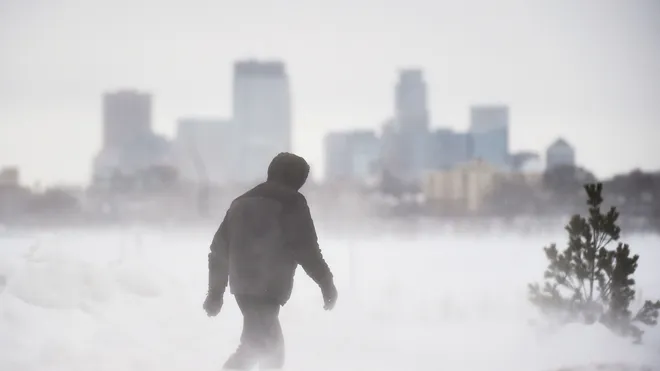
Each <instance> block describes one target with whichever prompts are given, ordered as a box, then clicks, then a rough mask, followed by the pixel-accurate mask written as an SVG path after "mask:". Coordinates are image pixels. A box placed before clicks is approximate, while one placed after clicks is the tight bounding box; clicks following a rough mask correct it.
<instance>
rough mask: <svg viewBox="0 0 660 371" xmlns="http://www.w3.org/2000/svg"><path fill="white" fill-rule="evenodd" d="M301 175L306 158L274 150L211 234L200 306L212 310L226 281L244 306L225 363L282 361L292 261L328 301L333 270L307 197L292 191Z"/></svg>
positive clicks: (333, 292)
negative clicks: (262, 176) (264, 170)
mask: <svg viewBox="0 0 660 371" xmlns="http://www.w3.org/2000/svg"><path fill="white" fill-rule="evenodd" d="M308 175H309V164H308V163H307V162H306V161H305V160H304V159H303V158H302V157H299V156H297V155H294V154H291V153H280V154H278V155H277V156H275V158H273V160H272V161H271V163H270V165H269V167H268V177H267V180H266V181H265V182H263V183H261V184H259V185H257V186H256V187H254V188H252V189H250V190H249V191H247V192H245V193H244V194H243V195H241V196H239V197H237V198H236V199H234V201H233V202H232V203H231V205H230V207H229V209H228V210H227V213H226V215H225V217H224V219H223V221H222V223H221V224H220V227H219V228H218V230H217V232H216V233H215V236H214V237H213V241H212V242H211V246H210V250H211V251H210V253H209V255H208V268H209V287H208V294H207V296H206V300H205V301H204V310H205V311H206V313H207V314H208V316H210V317H214V316H216V315H217V314H218V313H219V312H220V310H221V308H222V304H223V297H224V293H225V288H226V287H227V285H229V287H230V292H231V294H233V295H234V297H235V299H236V302H237V303H238V307H239V309H240V310H241V313H242V314H243V332H242V334H241V339H240V344H239V346H238V349H237V350H236V351H235V352H234V353H233V354H232V355H231V356H230V357H229V359H228V360H227V361H226V362H225V364H224V367H223V368H224V369H226V370H248V369H251V368H252V367H254V366H255V365H259V366H260V367H261V368H262V369H280V368H282V367H283V365H284V358H285V357H284V355H285V351H284V338H283V335H282V328H281V326H280V321H279V311H280V307H282V306H284V305H285V304H286V302H287V301H288V300H289V298H290V296H291V292H292V289H293V277H294V274H295V270H296V268H297V266H298V265H300V266H301V267H302V268H303V270H304V271H305V273H307V275H308V276H309V277H311V278H312V279H313V280H314V281H315V282H316V284H318V285H319V287H320V289H321V293H322V296H323V302H324V308H325V309H326V310H332V309H333V308H334V306H335V303H336V301H337V289H336V287H335V284H334V280H333V275H332V273H331V271H330V268H329V267H328V264H327V263H326V261H325V259H324V258H323V255H322V253H321V249H320V248H319V244H318V240H317V235H316V229H315V227H314V222H313V220H312V217H311V214H310V210H309V206H308V205H307V200H306V199H305V197H304V196H303V195H302V194H301V193H300V192H299V190H300V188H301V187H302V186H303V185H304V184H305V182H306V181H307V177H308Z"/></svg>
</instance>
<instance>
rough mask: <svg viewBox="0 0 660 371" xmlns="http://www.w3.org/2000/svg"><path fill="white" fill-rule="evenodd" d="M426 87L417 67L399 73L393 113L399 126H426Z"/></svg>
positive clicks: (427, 117)
mask: <svg viewBox="0 0 660 371" xmlns="http://www.w3.org/2000/svg"><path fill="white" fill-rule="evenodd" d="M427 101H428V97H427V88H426V81H424V75H423V73H422V71H421V70H419V69H404V70H402V71H400V73H399V81H398V82H397V84H396V90H395V113H396V120H397V122H398V123H399V125H400V126H402V127H404V126H417V127H422V128H428V126H429V113H428V108H427Z"/></svg>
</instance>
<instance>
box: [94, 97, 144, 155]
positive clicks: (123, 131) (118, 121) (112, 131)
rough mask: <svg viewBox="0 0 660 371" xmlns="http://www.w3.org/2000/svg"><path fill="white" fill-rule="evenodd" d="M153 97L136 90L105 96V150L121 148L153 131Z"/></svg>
mask: <svg viewBox="0 0 660 371" xmlns="http://www.w3.org/2000/svg"><path fill="white" fill-rule="evenodd" d="M151 116H152V114H151V95H150V94H148V93H143V92H139V91H136V90H120V91H116V92H110V93H105V94H103V148H121V147H123V146H125V145H127V144H129V143H130V142H132V141H133V140H134V139H135V138H138V137H146V136H149V135H151V134H153V133H152V129H151Z"/></svg>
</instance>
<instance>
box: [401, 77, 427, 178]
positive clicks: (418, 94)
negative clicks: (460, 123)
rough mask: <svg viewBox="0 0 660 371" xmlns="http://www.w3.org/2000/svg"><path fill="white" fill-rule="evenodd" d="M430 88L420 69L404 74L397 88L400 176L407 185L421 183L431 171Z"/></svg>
mask: <svg viewBox="0 0 660 371" xmlns="http://www.w3.org/2000/svg"><path fill="white" fill-rule="evenodd" d="M427 100H428V97H427V87H426V82H425V81H424V76H423V73H422V71H421V70H419V69H405V70H402V71H400V73H399V80H398V82H397V84H396V87H395V107H394V108H395V122H396V137H397V147H398V149H397V153H398V156H401V168H400V173H399V174H396V175H395V176H397V177H399V178H400V179H402V180H403V181H405V182H410V183H416V182H419V181H420V180H421V177H422V174H423V172H424V170H426V169H427V168H428V163H427V162H428V161H427V156H426V155H427V147H428V139H429V120H430V119H429V113H428V108H427Z"/></svg>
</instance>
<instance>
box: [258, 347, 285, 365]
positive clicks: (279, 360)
mask: <svg viewBox="0 0 660 371" xmlns="http://www.w3.org/2000/svg"><path fill="white" fill-rule="evenodd" d="M283 367H284V346H283V344H281V345H280V346H278V347H276V348H274V349H272V350H271V351H269V352H267V353H265V354H263V355H262V356H261V359H260V361H259V369H260V370H281V369H282V368H283Z"/></svg>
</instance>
